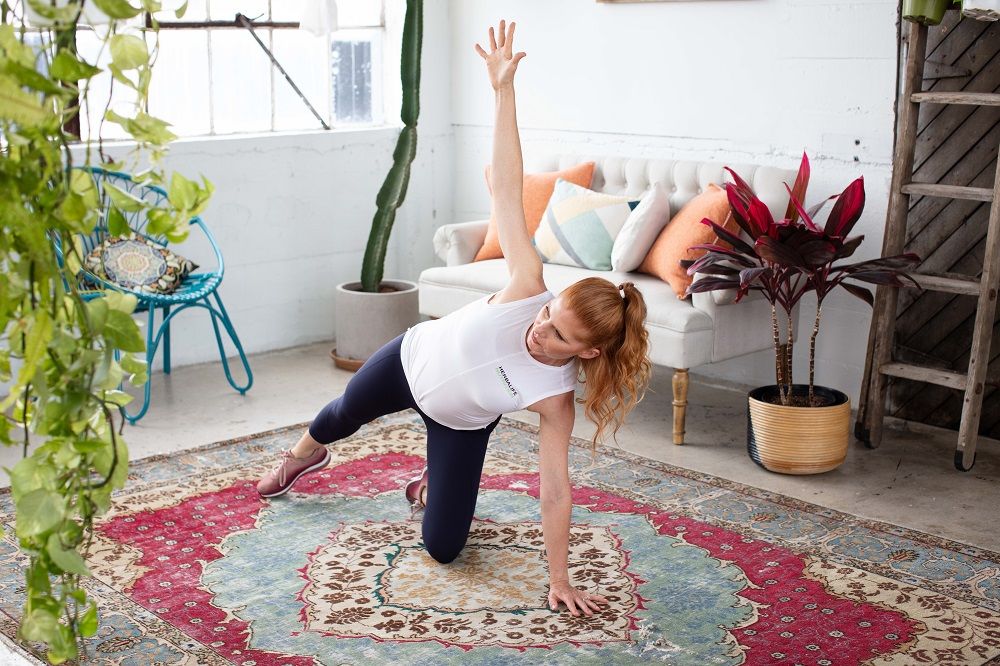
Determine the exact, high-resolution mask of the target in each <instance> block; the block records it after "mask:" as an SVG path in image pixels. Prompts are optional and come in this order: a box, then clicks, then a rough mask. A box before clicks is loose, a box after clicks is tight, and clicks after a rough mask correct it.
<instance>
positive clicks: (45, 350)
mask: <svg viewBox="0 0 1000 666" xmlns="http://www.w3.org/2000/svg"><path fill="white" fill-rule="evenodd" d="M136 1H138V0H136ZM85 4H86V7H85V6H84V5H85ZM95 9H97V10H99V12H94V10H95ZM160 9H161V7H160V3H159V2H157V1H156V0H141V3H140V5H138V6H136V5H133V4H131V3H130V2H129V0H58V1H53V0H22V1H19V2H14V0H0V192H2V193H3V195H2V197H0V229H2V234H0V332H2V333H0V385H2V386H4V387H5V391H6V395H5V396H4V397H3V398H2V400H0V443H3V444H4V445H6V446H20V447H21V450H22V453H23V457H22V459H21V460H20V461H19V462H18V463H17V464H16V465H15V466H14V467H13V468H12V469H9V470H7V471H8V473H9V475H10V482H11V495H12V498H13V501H14V505H15V514H16V527H15V535H16V537H17V540H18V543H19V545H20V548H21V551H22V552H23V553H24V554H25V555H26V556H27V557H28V558H29V563H28V566H27V569H26V581H25V582H26V588H25V596H26V599H25V606H24V616H23V619H22V621H21V625H20V628H19V637H20V638H21V639H22V640H25V641H33V642H40V643H43V644H44V645H45V646H46V648H47V652H46V654H47V657H48V659H49V661H50V662H52V663H54V664H58V663H62V662H65V661H68V660H74V659H77V658H79V657H80V646H81V645H82V639H83V638H84V637H87V636H91V635H93V634H94V633H95V632H96V631H97V627H98V609H97V607H96V605H95V603H94V601H93V600H92V599H91V598H90V597H89V595H88V594H87V592H86V589H85V587H84V585H83V582H84V579H85V577H87V576H89V575H90V571H89V570H88V568H87V565H86V561H85V557H86V553H87V550H88V548H89V547H90V546H91V544H92V543H93V542H94V538H95V536H94V529H93V527H94V519H95V518H96V517H97V516H99V515H101V514H102V513H104V512H106V511H107V510H108V508H109V507H110V504H111V495H112V492H113V491H115V490H117V489H120V488H122V487H123V486H124V485H125V482H126V479H127V475H128V448H127V446H126V444H125V441H124V440H123V439H122V437H121V436H120V434H119V433H118V432H116V430H115V419H116V418H117V417H118V409H119V407H121V406H124V405H125V404H127V403H128V402H129V401H130V400H131V396H130V395H129V394H128V393H126V392H125V391H123V390H122V385H123V383H124V382H129V383H131V384H132V385H141V384H142V383H144V382H145V381H146V380H147V368H146V361H145V353H144V352H145V343H144V341H143V337H142V335H140V333H139V329H138V327H137V325H136V323H135V322H134V321H133V319H132V316H131V315H132V313H133V311H134V310H135V308H136V303H137V301H136V298H135V297H134V296H133V295H131V294H129V293H122V292H95V291H87V290H86V288H85V287H84V286H82V283H81V281H80V279H79V275H78V273H79V271H80V268H81V265H82V262H83V257H82V256H81V247H82V246H81V242H80V240H81V237H82V236H87V235H89V234H92V233H94V232H95V230H97V229H101V228H106V229H108V230H109V231H110V233H111V234H112V235H117V234H120V233H124V232H127V231H128V228H127V225H126V222H125V220H126V218H127V217H128V216H132V215H137V214H138V215H146V216H148V219H149V226H148V227H147V230H148V231H147V233H149V234H151V235H154V234H160V235H164V236H166V237H167V238H169V239H170V240H171V241H174V242H176V241H180V240H182V239H183V238H184V237H185V236H186V234H187V229H188V221H189V220H190V218H191V217H192V216H193V215H196V214H198V213H199V212H200V211H201V210H202V209H203V208H204V206H205V204H206V203H207V199H208V196H209V195H210V194H211V185H210V184H209V183H208V182H207V181H203V182H202V184H197V183H195V182H193V181H190V180H188V179H186V178H184V177H183V176H181V175H180V174H176V173H175V174H173V175H172V177H171V178H170V179H169V187H168V186H167V179H166V176H165V175H164V172H163V170H162V168H161V167H160V165H159V163H160V159H161V157H162V155H163V153H164V150H165V146H166V145H167V144H168V143H169V142H170V141H171V140H172V139H173V138H175V137H174V135H173V134H172V133H171V132H170V130H169V125H168V124H167V123H166V122H165V121H163V120H160V119H158V118H155V117H153V116H151V115H149V113H148V111H149V109H148V103H147V98H148V91H149V84H150V80H151V76H152V71H153V64H154V62H155V60H156V54H157V48H158V47H157V44H158V42H157V31H156V21H155V20H152V21H151V23H152V27H149V28H147V27H145V25H143V19H144V16H145V15H146V13H148V14H149V15H150V16H152V14H153V13H154V12H158V11H160ZM183 11H184V8H183V7H182V8H181V9H179V10H178V11H177V12H176V15H177V16H178V17H180V16H181V15H182V14H183ZM98 13H102V14H103V15H104V16H105V17H106V19H105V20H106V23H102V24H100V25H96V26H94V30H95V32H96V33H97V34H98V36H99V37H100V38H101V40H102V48H101V51H102V53H103V52H104V50H105V49H107V52H108V54H109V56H110V62H109V63H108V64H107V65H106V66H98V62H88V61H87V60H85V59H84V58H82V57H81V56H80V55H79V53H78V52H77V50H76V37H77V31H78V30H79V29H82V28H80V27H79V26H80V21H81V16H83V17H84V19H88V18H89V17H90V16H91V15H92V14H98ZM29 14H30V17H29ZM29 18H30V21H29ZM39 26H42V27H39ZM99 77H110V78H111V79H112V81H113V83H112V85H113V86H121V87H124V88H126V89H128V90H129V91H131V92H132V93H134V100H133V111H132V113H130V114H129V115H123V114H119V113H115V112H113V111H110V110H109V108H108V107H107V105H105V106H104V107H102V111H103V112H102V114H101V118H102V121H101V126H100V127H99V128H98V129H97V132H96V133H93V134H91V135H90V136H89V137H88V139H87V141H85V142H83V143H82V144H81V143H80V141H79V138H78V137H77V136H76V134H75V131H76V128H78V127H79V126H80V125H79V119H80V118H81V117H85V116H83V111H84V110H85V109H86V108H87V107H86V105H87V104H88V99H89V97H90V96H88V95H87V94H86V93H87V91H88V89H89V87H90V85H91V83H92V82H93V81H95V80H97V79H98V78H99ZM105 122H108V123H114V124H117V125H119V126H121V127H122V128H123V129H124V130H125V131H126V132H127V133H128V134H129V135H130V136H131V137H132V139H133V141H134V149H133V150H131V151H130V152H129V153H128V155H127V156H126V157H125V158H123V159H122V160H119V161H117V162H112V161H109V160H108V158H107V156H106V155H104V153H103V146H102V144H101V139H100V132H101V130H103V126H104V123H105ZM93 140H96V142H97V151H96V154H97V156H98V157H99V158H100V160H101V162H103V164H101V166H104V167H107V168H109V169H111V170H116V171H134V170H135V169H137V168H138V165H139V164H140V163H141V162H142V161H143V160H147V163H148V164H150V165H152V166H151V167H149V168H146V169H144V170H143V171H142V172H141V173H137V174H136V175H135V176H134V178H135V179H136V180H138V181H140V182H143V183H148V184H155V185H160V186H162V187H164V188H165V189H167V190H168V192H169V197H168V200H167V202H165V203H164V204H163V205H160V206H158V207H153V206H152V205H151V204H149V203H148V202H144V201H140V200H138V199H135V198H134V197H132V196H131V195H129V194H127V193H125V192H124V191H120V190H116V189H115V188H114V187H113V186H112V185H110V184H104V185H103V192H104V194H106V195H108V196H106V197H102V196H100V190H99V189H98V187H97V185H96V183H95V181H94V178H93V176H92V174H91V173H90V172H89V171H86V170H83V169H80V168H77V167H80V166H88V165H90V164H91V159H92V155H93V154H94V153H93V150H92V144H93ZM74 155H75V156H77V159H78V162H79V163H77V164H74ZM80 155H82V156H83V157H82V159H80V157H79V156H80Z"/></svg>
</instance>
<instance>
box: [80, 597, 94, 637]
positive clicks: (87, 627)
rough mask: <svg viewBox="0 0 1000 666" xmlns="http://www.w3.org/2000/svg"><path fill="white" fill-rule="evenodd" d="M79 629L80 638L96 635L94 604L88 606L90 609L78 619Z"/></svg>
mask: <svg viewBox="0 0 1000 666" xmlns="http://www.w3.org/2000/svg"><path fill="white" fill-rule="evenodd" d="M79 627H80V635H82V636H93V635H94V634H96V633H97V606H96V605H95V604H94V603H91V604H90V608H88V609H87V612H86V613H84V614H83V617H81V618H80V625H79Z"/></svg>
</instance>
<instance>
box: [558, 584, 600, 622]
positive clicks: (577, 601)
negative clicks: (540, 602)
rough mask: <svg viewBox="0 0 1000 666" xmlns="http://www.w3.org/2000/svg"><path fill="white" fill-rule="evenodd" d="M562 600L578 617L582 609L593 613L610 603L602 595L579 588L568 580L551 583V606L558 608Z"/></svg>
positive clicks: (587, 613)
mask: <svg viewBox="0 0 1000 666" xmlns="http://www.w3.org/2000/svg"><path fill="white" fill-rule="evenodd" d="M560 601H561V602H562V603H564V604H566V608H568V609H569V612H570V613H572V614H573V615H574V616H576V617H578V616H579V615H580V611H583V613H584V614H585V615H593V614H594V611H600V610H601V606H607V605H608V600H607V599H605V598H604V597H602V596H601V595H599V594H590V593H589V592H587V591H586V590H580V589H577V588H575V587H573V586H572V585H570V584H569V582H568V581H559V582H554V583H549V608H551V609H552V610H556V609H557V608H559V602H560Z"/></svg>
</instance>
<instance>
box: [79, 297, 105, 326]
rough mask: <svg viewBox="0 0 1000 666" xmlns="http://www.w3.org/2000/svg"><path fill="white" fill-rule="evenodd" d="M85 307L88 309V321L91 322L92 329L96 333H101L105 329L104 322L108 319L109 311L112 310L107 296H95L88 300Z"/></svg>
mask: <svg viewBox="0 0 1000 666" xmlns="http://www.w3.org/2000/svg"><path fill="white" fill-rule="evenodd" d="M84 307H85V308H86V309H87V321H89V322H90V329H91V330H92V331H94V333H97V334H100V333H101V331H103V330H104V324H105V323H107V321H108V312H109V311H110V308H109V307H108V300H107V298H95V299H93V300H90V301H87V304H86V305H85V306H84Z"/></svg>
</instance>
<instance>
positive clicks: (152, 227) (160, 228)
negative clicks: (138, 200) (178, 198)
mask: <svg viewBox="0 0 1000 666" xmlns="http://www.w3.org/2000/svg"><path fill="white" fill-rule="evenodd" d="M146 215H147V217H148V218H149V226H148V227H147V230H148V231H149V233H150V234H152V235H154V236H163V235H166V234H167V233H168V232H170V231H171V230H172V229H173V228H174V226H175V218H174V215H173V214H172V213H171V212H170V211H168V210H164V209H162V208H154V209H152V210H151V211H149V212H148V213H147V214H146Z"/></svg>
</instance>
